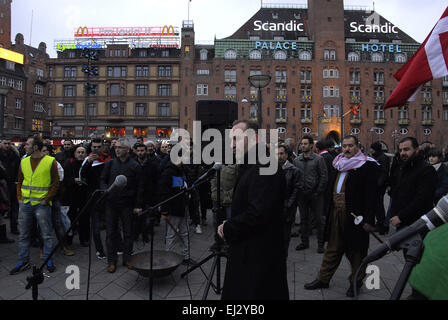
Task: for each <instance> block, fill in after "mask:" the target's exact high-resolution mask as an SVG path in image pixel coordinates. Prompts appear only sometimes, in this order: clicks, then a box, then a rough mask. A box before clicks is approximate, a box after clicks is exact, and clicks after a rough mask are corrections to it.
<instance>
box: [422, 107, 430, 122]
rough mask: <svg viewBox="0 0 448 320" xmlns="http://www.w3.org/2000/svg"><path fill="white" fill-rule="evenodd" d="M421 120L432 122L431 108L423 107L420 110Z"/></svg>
mask: <svg viewBox="0 0 448 320" xmlns="http://www.w3.org/2000/svg"><path fill="white" fill-rule="evenodd" d="M422 120H423V121H425V120H426V121H429V120H432V108H431V107H430V106H425V107H423V108H422Z"/></svg>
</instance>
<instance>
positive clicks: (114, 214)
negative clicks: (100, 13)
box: [0, 121, 448, 299]
mask: <svg viewBox="0 0 448 320" xmlns="http://www.w3.org/2000/svg"><path fill="white" fill-rule="evenodd" d="M234 128H239V129H242V130H243V131H244V130H246V129H248V128H253V129H257V127H256V125H254V124H253V123H252V122H251V121H239V122H236V123H235V127H234ZM297 142H298V143H297V145H296V141H294V140H293V139H286V140H285V141H280V142H279V143H278V144H277V145H276V149H275V152H277V155H278V161H279V167H280V168H281V169H279V170H278V172H277V173H276V174H275V175H272V176H267V177H263V176H260V175H259V174H257V171H256V170H255V169H254V168H258V167H260V166H261V165H259V164H256V165H247V164H239V165H236V164H224V165H223V166H222V169H221V171H220V181H219V182H220V183H219V185H220V186H219V190H218V187H217V185H218V183H217V182H218V181H217V180H216V177H214V178H212V179H211V181H210V182H206V183H201V185H200V186H199V187H198V188H196V189H194V190H193V191H192V192H190V193H188V194H186V195H185V196H182V197H177V198H174V199H173V200H172V201H169V202H167V203H165V204H163V205H162V206H160V207H158V208H157V209H156V210H151V211H148V208H153V207H154V206H155V205H156V204H157V203H159V202H161V201H163V200H165V199H168V198H170V197H173V196H174V195H176V194H178V193H179V192H180V191H182V190H184V189H185V188H186V187H188V186H191V185H193V184H195V183H196V181H197V179H198V178H199V177H200V176H201V175H202V174H203V173H205V172H206V171H207V170H209V169H210V167H211V166H207V165H196V164H184V163H177V164H176V163H174V162H173V161H172V159H171V158H170V151H171V147H172V146H171V145H170V144H169V142H167V141H164V142H157V143H154V142H152V141H147V142H144V139H143V138H138V140H137V143H135V144H134V145H132V146H131V145H130V142H129V140H128V139H126V138H121V139H115V140H112V141H111V142H110V143H109V142H108V141H105V140H103V139H93V140H92V141H89V142H86V143H83V144H81V145H74V144H73V142H72V141H71V140H68V139H67V140H65V141H64V144H63V149H62V151H60V152H58V153H56V154H55V153H54V147H53V146H52V145H51V143H50V142H49V140H45V139H40V138H39V137H37V136H31V137H29V138H28V140H27V141H26V143H25V144H24V145H23V146H21V147H19V148H15V147H14V146H13V145H12V143H11V140H8V139H3V140H2V141H1V143H0V243H11V242H13V240H11V239H9V238H8V236H7V234H6V230H7V229H6V224H5V220H4V218H7V219H9V222H10V230H11V233H13V234H16V235H18V261H17V264H16V265H15V266H14V267H13V268H12V269H11V271H10V274H11V275H14V274H17V273H20V272H22V271H24V270H26V269H28V268H29V267H30V247H38V248H40V250H41V258H42V259H46V258H47V257H48V256H49V254H50V253H51V251H52V249H53V247H54V246H55V244H56V241H60V242H61V244H62V245H61V250H62V254H65V255H68V256H70V255H75V254H76V253H75V252H74V250H73V241H74V237H75V235H77V237H78V238H79V244H80V245H81V246H82V247H88V246H89V245H90V240H91V239H92V240H93V242H94V245H95V251H96V256H97V258H98V259H101V260H102V259H107V271H108V272H110V273H113V272H115V271H116V269H117V267H118V261H119V256H122V259H121V262H122V265H123V266H128V262H129V259H130V257H131V255H132V254H133V249H134V248H133V246H134V242H135V241H137V240H139V239H141V240H142V241H144V242H148V241H149V235H150V232H151V230H152V226H153V225H158V224H160V223H161V221H166V229H165V230H166V231H165V233H166V241H165V245H166V250H169V251H172V250H175V245H176V240H180V245H181V247H182V254H183V257H184V263H185V264H187V265H194V264H196V262H195V261H194V260H192V259H191V254H190V244H189V241H188V232H189V227H190V226H193V230H194V232H196V233H197V234H201V233H202V230H201V226H203V225H206V223H207V222H206V221H207V210H208V209H213V212H214V213H215V214H214V215H213V225H214V227H215V229H216V231H217V232H216V235H215V240H216V242H215V244H214V246H215V247H218V248H219V247H220V246H221V245H224V246H225V247H226V249H228V255H229V257H228V265H227V268H226V280H225V285H224V292H223V298H226V299H240V298H242V299H253V298H255V299H256V298H287V296H288V292H287V283H285V279H286V257H287V255H288V248H289V245H290V243H291V242H292V241H293V240H292V239H293V238H295V237H299V236H300V241H299V242H298V243H297V244H296V246H295V249H296V250H297V251H302V250H309V249H310V244H309V239H310V235H311V234H312V232H313V230H316V233H317V253H319V254H323V259H322V266H321V269H320V271H319V273H318V275H317V278H316V279H315V280H314V281H312V282H310V283H307V284H305V289H307V290H314V289H320V288H328V287H329V283H330V280H331V278H332V276H333V274H334V273H335V271H336V270H337V268H338V266H339V264H340V262H341V259H342V257H343V256H344V255H346V257H347V258H348V260H349V261H350V264H351V267H352V273H351V274H350V276H349V280H350V284H349V288H348V290H347V296H349V297H350V296H353V294H354V293H353V292H354V288H353V286H352V282H353V281H352V280H353V277H354V274H355V272H356V270H357V268H358V267H359V266H360V264H361V261H362V259H363V258H364V257H365V256H366V255H367V252H368V248H369V233H370V232H378V233H379V234H382V235H387V234H388V233H389V231H390V230H389V229H390V227H391V226H392V227H394V228H395V229H397V230H400V229H401V228H403V227H405V226H409V225H411V224H412V223H413V222H415V221H416V220H417V219H418V218H419V217H420V216H421V215H423V214H425V213H426V212H427V211H429V210H430V209H431V208H433V206H434V205H435V204H436V203H437V202H438V200H439V199H440V198H441V197H443V196H444V195H446V194H447V193H448V167H447V166H446V165H445V164H444V163H443V162H444V160H446V159H445V157H444V154H443V153H442V151H441V150H437V149H435V148H432V149H429V150H421V149H420V147H419V144H418V141H417V140H416V139H415V138H412V137H406V138H404V139H402V140H401V141H400V142H399V144H398V150H399V151H398V152H397V153H396V154H395V155H393V154H392V155H390V154H386V153H385V150H383V145H382V144H381V143H380V142H374V143H372V144H371V146H370V148H369V149H368V150H363V149H362V148H361V145H360V143H359V141H358V138H357V137H356V136H352V135H351V136H347V137H344V138H343V139H342V141H341V143H340V145H339V146H337V145H336V144H335V142H334V141H333V140H330V139H322V140H319V141H317V142H315V141H314V139H313V137H311V136H304V137H302V138H301V139H300V140H299V141H297ZM255 147H256V148H259V147H260V146H259V145H257V146H255ZM261 147H266V146H261ZM190 151H191V152H192V151H193V148H192V147H190ZM247 151H248V150H246V152H247ZM270 151H271V152H272V151H273V150H270ZM191 156H192V155H191ZM120 175H124V176H126V178H127V184H126V187H125V188H124V189H122V190H120V191H119V192H111V193H108V194H107V195H106V197H104V199H102V201H101V202H98V201H97V202H94V203H95V204H94V205H92V206H91V207H89V208H84V207H85V205H86V203H87V202H88V200H89V199H90V197H95V196H97V197H98V198H99V197H100V196H101V192H96V191H97V190H103V191H104V190H106V189H108V188H109V187H110V186H111V185H112V184H113V183H114V181H115V179H116V177H117V176H120ZM218 191H220V197H219V198H220V203H218V196H217V192H218ZM386 193H387V194H388V195H389V196H390V201H389V206H388V208H385V206H384V196H385V194H386ZM83 208H84V209H86V210H83ZM148 212H149V213H150V214H148ZM80 213H83V214H81V215H80ZM297 213H299V216H300V223H299V224H297V223H296V220H297V219H296V214H297ZM358 216H362V217H363V223H362V224H359V225H356V224H355V223H354V220H355V218H356V217H358ZM297 225H299V229H298V230H296V228H297ZM69 229H72V232H70V233H69V234H68V235H67V236H65V234H66V232H67V231H68V230H69ZM102 230H105V231H106V232H105V233H106V238H105V239H103V238H102V233H101V231H102ZM91 234H92V236H91ZM104 240H105V242H104ZM266 257H270V258H269V259H267V258H266ZM268 260H269V261H270V262H267V261H268ZM279 261H280V262H281V263H280V262H279ZM249 267H250V268H249ZM55 269H56V266H55V262H54V259H49V260H48V263H47V270H48V271H49V272H54V271H55ZM255 270H258V271H255ZM266 275H269V277H268V278H269V279H271V280H272V281H267V280H266ZM275 275H277V277H276V276H275ZM364 276H365V272H361V273H360V275H359V278H358V279H357V281H358V282H357V284H358V288H359V287H361V285H362V280H363V278H364ZM261 279H263V280H261ZM258 281H261V282H262V283H263V285H261V284H260V283H258ZM245 282H248V283H247V285H244V283H245ZM226 284H227V285H226ZM260 286H262V287H260ZM285 287H286V291H285ZM242 288H246V289H245V290H242Z"/></svg>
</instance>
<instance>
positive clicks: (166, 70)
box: [159, 66, 172, 77]
mask: <svg viewBox="0 0 448 320" xmlns="http://www.w3.org/2000/svg"><path fill="white" fill-rule="evenodd" d="M171 73H172V68H171V66H159V77H171Z"/></svg>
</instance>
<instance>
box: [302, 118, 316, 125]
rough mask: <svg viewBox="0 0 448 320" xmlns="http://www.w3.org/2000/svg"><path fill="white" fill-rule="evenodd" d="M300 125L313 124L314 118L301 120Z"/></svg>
mask: <svg viewBox="0 0 448 320" xmlns="http://www.w3.org/2000/svg"><path fill="white" fill-rule="evenodd" d="M300 123H303V124H311V123H313V119H312V118H304V119H301V120H300Z"/></svg>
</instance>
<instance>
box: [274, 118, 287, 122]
mask: <svg viewBox="0 0 448 320" xmlns="http://www.w3.org/2000/svg"><path fill="white" fill-rule="evenodd" d="M287 121H288V119H287V118H276V119H275V123H286V122H287Z"/></svg>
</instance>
